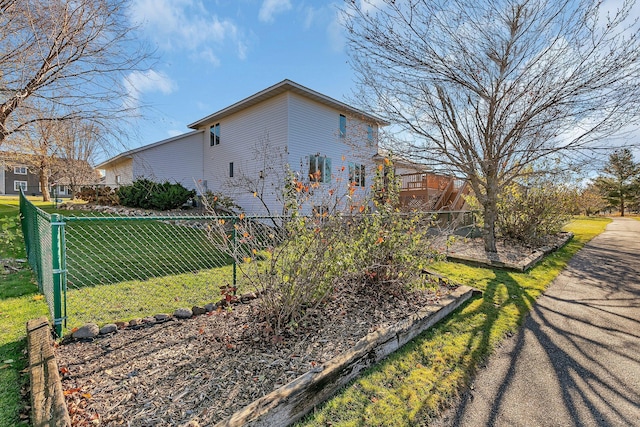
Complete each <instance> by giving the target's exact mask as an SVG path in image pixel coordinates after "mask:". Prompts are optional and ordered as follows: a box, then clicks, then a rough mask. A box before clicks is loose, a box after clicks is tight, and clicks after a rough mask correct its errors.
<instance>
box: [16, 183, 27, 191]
mask: <svg viewBox="0 0 640 427" xmlns="http://www.w3.org/2000/svg"><path fill="white" fill-rule="evenodd" d="M20 189H22V191H27V181H13V191H20Z"/></svg>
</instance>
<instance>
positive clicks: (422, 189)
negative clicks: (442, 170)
mask: <svg viewBox="0 0 640 427" xmlns="http://www.w3.org/2000/svg"><path fill="white" fill-rule="evenodd" d="M401 180H402V181H401V187H400V205H401V207H403V208H408V209H421V210H429V211H431V210H433V211H439V210H448V211H450V210H459V209H462V207H463V206H464V197H463V196H464V195H466V194H468V193H469V186H468V184H467V181H466V180H464V179H461V178H457V177H455V176H451V175H442V174H436V173H430V172H421V173H413V174H406V175H401Z"/></svg>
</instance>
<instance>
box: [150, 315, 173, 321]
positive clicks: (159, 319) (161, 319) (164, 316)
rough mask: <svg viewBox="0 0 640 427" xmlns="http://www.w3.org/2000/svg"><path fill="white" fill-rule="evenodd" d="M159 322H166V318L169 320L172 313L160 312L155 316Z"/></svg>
mask: <svg viewBox="0 0 640 427" xmlns="http://www.w3.org/2000/svg"><path fill="white" fill-rule="evenodd" d="M153 317H154V318H155V319H156V320H157V321H158V322H164V321H165V320H169V318H170V317H171V315H169V314H165V313H159V314H156V315H155V316H153Z"/></svg>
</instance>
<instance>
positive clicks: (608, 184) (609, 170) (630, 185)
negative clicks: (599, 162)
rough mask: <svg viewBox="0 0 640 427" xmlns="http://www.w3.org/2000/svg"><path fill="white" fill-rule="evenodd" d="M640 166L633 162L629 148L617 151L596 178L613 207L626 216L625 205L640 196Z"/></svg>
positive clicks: (597, 185)
mask: <svg viewBox="0 0 640 427" xmlns="http://www.w3.org/2000/svg"><path fill="white" fill-rule="evenodd" d="M639 175H640V165H639V164H638V163H636V162H635V161H634V160H633V154H632V153H631V151H630V150H629V149H627V148H624V149H621V150H616V151H614V152H613V153H612V154H611V155H610V156H609V161H608V162H607V163H606V164H605V166H604V168H603V169H602V174H601V176H599V177H598V178H596V181H595V184H596V187H597V188H598V189H599V190H600V194H602V196H603V197H604V198H605V199H607V201H608V202H609V204H610V205H611V206H614V207H617V208H619V209H620V215H621V216H624V211H625V203H626V202H628V201H632V200H633V199H634V198H635V197H636V196H637V194H638V190H639V186H638V177H639Z"/></svg>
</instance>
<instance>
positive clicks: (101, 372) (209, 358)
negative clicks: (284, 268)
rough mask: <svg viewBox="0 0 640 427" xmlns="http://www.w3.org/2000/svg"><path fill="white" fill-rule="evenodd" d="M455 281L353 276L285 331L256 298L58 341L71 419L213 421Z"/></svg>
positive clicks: (430, 300) (433, 299) (433, 300)
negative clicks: (417, 283)
mask: <svg viewBox="0 0 640 427" xmlns="http://www.w3.org/2000/svg"><path fill="white" fill-rule="evenodd" d="M450 289H451V288H449V287H448V286H445V285H441V286H438V287H437V289H432V290H424V291H416V292H406V291H402V290H398V289H397V288H393V287H388V286H385V285H364V284H352V285H351V286H349V287H343V288H340V289H337V290H336V292H335V295H334V296H333V297H332V298H331V299H330V300H329V301H328V302H327V303H326V304H324V305H323V306H321V307H319V308H317V309H309V310H308V316H307V318H306V319H305V320H304V321H302V322H301V323H300V324H299V325H298V327H297V328H295V329H293V330H292V331H290V332H289V333H287V334H286V335H284V336H274V334H273V333H272V331H271V330H270V328H268V327H267V326H266V324H265V323H258V322H256V321H255V317H256V316H255V310H256V304H257V302H258V301H257V300H253V301H250V302H249V303H246V304H239V305H236V306H234V307H233V309H232V310H230V311H229V310H226V309H221V310H216V311H213V312H211V313H209V314H207V315H202V316H197V317H194V318H191V319H188V320H173V319H171V320H169V321H166V322H164V323H157V324H153V325H151V324H143V325H141V326H140V327H139V328H137V329H131V328H128V329H125V330H118V331H117V332H115V333H114V334H111V335H107V336H100V337H99V338H97V339H95V340H93V341H90V342H77V341H76V342H70V343H67V344H63V345H60V346H58V348H57V349H56V353H57V354H56V357H57V360H58V364H59V366H60V371H61V374H62V377H63V380H62V386H63V389H64V390H65V394H66V398H67V403H68V408H69V412H70V416H71V418H72V420H73V425H76V426H83V425H102V426H119V425H127V426H129V425H130V426H178V425H186V424H187V423H189V422H191V424H190V425H192V426H196V425H211V424H215V423H216V422H218V421H221V420H223V419H224V418H226V417H227V416H229V415H231V414H233V413H234V412H235V411H237V410H239V409H241V408H242V407H244V406H246V405H248V404H249V403H251V402H252V401H253V400H255V399H257V398H259V397H262V396H264V395H266V394H267V393H269V392H271V391H273V390H274V389H277V388H279V387H280V386H282V385H284V384H286V383H288V382H289V381H291V380H293V379H295V378H296V377H298V376H300V375H302V374H303V373H305V372H307V371H309V370H311V369H314V368H319V367H320V366H322V364H324V363H325V362H327V361H328V360H330V359H332V358H334V357H335V356H337V355H339V354H341V353H343V352H344V351H346V350H347V349H349V348H350V347H352V346H353V345H354V344H355V343H356V342H357V341H358V340H360V339H361V338H362V337H364V336H365V335H366V334H368V333H370V332H373V331H374V330H376V329H377V328H380V327H386V326H389V325H392V324H395V323H397V322H398V321H400V320H401V319H404V318H405V317H407V316H408V315H410V314H413V313H415V312H417V311H418V310H419V309H420V308H423V307H424V306H426V305H429V304H438V303H439V300H440V298H441V297H442V296H444V295H446V294H448V293H449V292H450Z"/></svg>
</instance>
